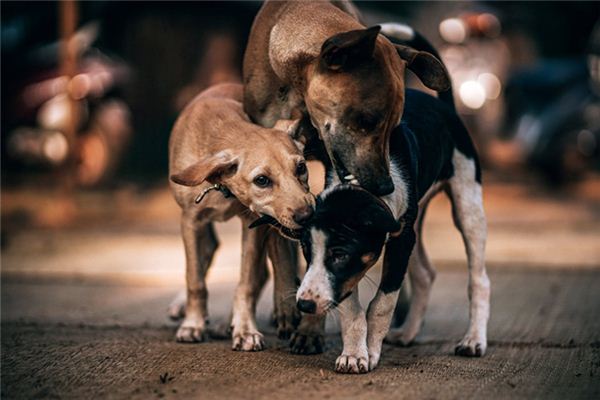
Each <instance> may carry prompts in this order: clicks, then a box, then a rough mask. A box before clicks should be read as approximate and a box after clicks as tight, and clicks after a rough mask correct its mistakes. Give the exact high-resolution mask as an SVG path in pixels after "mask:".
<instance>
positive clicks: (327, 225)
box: [302, 89, 481, 302]
mask: <svg viewBox="0 0 600 400" xmlns="http://www.w3.org/2000/svg"><path fill="white" fill-rule="evenodd" d="M455 149H457V150H458V151H459V152H460V153H462V154H464V155H465V156H466V157H467V158H469V159H473V160H475V165H476V176H475V177H474V179H476V180H477V181H478V182H481V171H480V167H479V161H478V159H477V154H476V152H475V147H474V145H473V143H472V141H471V138H470V137H469V134H468V132H467V130H466V128H465V126H464V125H463V124H462V122H461V120H460V118H459V117H458V115H456V112H455V111H454V110H453V108H452V107H450V106H448V104H446V103H445V101H444V100H441V99H438V98H435V97H433V96H430V95H428V94H425V93H422V92H419V91H416V90H411V89H407V91H406V97H405V108H404V114H403V117H402V121H401V123H400V125H399V126H398V127H397V128H396V129H395V130H394V132H393V133H392V136H391V138H390V160H391V162H392V163H393V164H394V166H395V167H396V168H397V169H399V170H400V171H401V173H402V176H403V178H404V182H405V184H406V186H407V190H408V205H407V210H406V212H405V213H404V214H403V215H401V216H400V217H399V220H398V221H397V224H393V222H391V221H390V218H392V219H393V216H392V214H391V211H390V210H389V208H388V207H387V205H386V204H385V203H384V202H383V201H382V200H381V199H379V198H377V197H375V196H374V195H372V194H370V193H369V192H367V191H366V190H364V189H361V188H358V187H356V186H353V185H340V186H338V187H336V188H334V189H331V190H327V191H325V192H324V193H323V194H322V195H321V196H319V199H318V201H317V207H316V211H315V215H314V218H313V219H312V221H311V222H310V223H309V225H308V226H307V227H306V231H305V233H304V234H303V236H302V245H303V249H304V254H305V257H306V258H307V262H308V264H309V265H310V262H311V259H310V257H311V250H310V249H311V246H312V245H313V244H312V243H311V234H310V231H311V229H313V228H315V229H318V230H320V231H322V232H323V233H324V234H325V236H326V245H325V247H326V249H325V267H326V269H327V270H328V272H329V276H330V280H331V283H332V287H333V289H334V294H335V299H334V300H335V301H337V302H339V301H341V299H343V298H344V297H345V296H347V295H348V294H349V291H348V290H351V288H350V289H349V288H348V285H347V282H348V281H354V280H356V278H357V277H361V276H362V275H363V274H364V273H365V272H366V270H367V269H368V268H370V267H371V266H372V265H373V264H374V263H375V261H376V260H377V258H379V256H380V254H381V251H382V249H383V247H384V244H385V257H384V268H383V275H382V280H381V285H380V289H381V290H382V291H383V292H385V293H389V292H392V291H396V290H398V289H400V287H401V285H402V281H403V279H404V275H405V273H406V270H407V267H408V259H409V257H410V254H411V252H412V249H413V247H414V244H415V241H416V237H415V230H414V225H415V221H416V219H417V215H418V211H419V210H418V203H419V200H420V199H421V198H422V197H423V195H424V194H425V193H426V192H427V190H428V189H429V188H430V187H431V186H432V185H433V184H435V183H436V182H443V181H445V180H448V179H449V178H451V177H452V176H453V174H454V167H453V164H452V157H453V153H454V150H455ZM333 173H334V172H333V171H331V167H329V170H328V175H330V176H331V175H332V174H333ZM388 233H391V235H389V239H388V241H387V244H386V238H387V237H388ZM368 254H373V259H372V260H369V261H368V262H366V261H365V257H364V256H365V255H368ZM371 261H372V262H371Z"/></svg>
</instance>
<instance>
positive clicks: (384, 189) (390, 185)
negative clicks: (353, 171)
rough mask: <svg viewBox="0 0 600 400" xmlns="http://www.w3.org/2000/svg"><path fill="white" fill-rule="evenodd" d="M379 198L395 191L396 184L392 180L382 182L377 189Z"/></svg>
mask: <svg viewBox="0 0 600 400" xmlns="http://www.w3.org/2000/svg"><path fill="white" fill-rule="evenodd" d="M377 191H378V193H376V194H377V195H378V196H385V195H386V194H390V193H392V192H393V191H394V182H393V181H392V178H388V179H385V180H384V181H383V182H380V183H379V185H378V188H377Z"/></svg>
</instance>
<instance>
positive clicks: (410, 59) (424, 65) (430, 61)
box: [394, 44, 451, 92]
mask: <svg viewBox="0 0 600 400" xmlns="http://www.w3.org/2000/svg"><path fill="white" fill-rule="evenodd" d="M394 46H395V47H396V50H397V51H398V55H399V56H400V58H401V59H403V60H404V61H406V66H407V67H408V69H410V70H411V71H412V72H414V73H415V75H417V76H418V77H419V79H420V80H421V82H423V83H424V84H425V86H427V87H428V88H429V89H433V90H435V91H436V92H445V91H446V90H448V89H450V86H451V84H450V75H449V74H448V70H446V67H445V66H444V64H443V63H442V62H441V61H440V60H438V59H437V58H436V57H435V56H434V55H433V54H431V53H427V52H426V51H418V50H415V49H413V48H412V47H409V46H402V45H400V44H395V45H394Z"/></svg>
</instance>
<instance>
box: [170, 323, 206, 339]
mask: <svg viewBox="0 0 600 400" xmlns="http://www.w3.org/2000/svg"><path fill="white" fill-rule="evenodd" d="M175 338H176V339H177V341H178V342H182V343H197V342H204V341H205V340H206V339H207V334H206V328H205V323H204V321H202V322H199V321H197V320H192V321H186V320H184V321H183V323H182V324H181V325H180V326H179V329H177V333H176V334H175Z"/></svg>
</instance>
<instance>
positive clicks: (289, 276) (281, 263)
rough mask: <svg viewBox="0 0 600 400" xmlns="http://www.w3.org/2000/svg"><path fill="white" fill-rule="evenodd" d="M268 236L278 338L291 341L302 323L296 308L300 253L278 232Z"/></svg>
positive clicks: (271, 232)
mask: <svg viewBox="0 0 600 400" xmlns="http://www.w3.org/2000/svg"><path fill="white" fill-rule="evenodd" d="M268 235H269V238H268V241H267V247H268V254H269V258H270V259H271V262H272V263H273V275H274V290H273V300H274V308H275V315H276V320H277V336H278V337H279V338H280V339H289V338H290V336H291V335H292V332H294V330H295V329H296V327H297V326H298V323H299V322H300V312H299V311H298V309H297V308H296V290H297V289H298V254H297V253H298V251H297V248H296V244H295V243H294V242H292V241H290V240H288V239H286V238H284V237H282V236H280V235H279V234H278V233H277V232H275V231H273V230H271V231H270V232H269V233H268Z"/></svg>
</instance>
